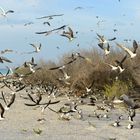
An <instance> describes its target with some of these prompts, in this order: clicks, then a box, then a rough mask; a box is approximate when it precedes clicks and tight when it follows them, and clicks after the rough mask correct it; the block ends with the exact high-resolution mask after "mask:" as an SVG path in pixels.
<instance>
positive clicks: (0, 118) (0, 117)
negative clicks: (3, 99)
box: [0, 103, 5, 121]
mask: <svg viewBox="0 0 140 140" xmlns="http://www.w3.org/2000/svg"><path fill="white" fill-rule="evenodd" d="M4 112H5V110H4V107H3V106H2V104H1V103H0V121H1V120H4V117H3V114H4Z"/></svg>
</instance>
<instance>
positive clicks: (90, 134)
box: [0, 95, 140, 140]
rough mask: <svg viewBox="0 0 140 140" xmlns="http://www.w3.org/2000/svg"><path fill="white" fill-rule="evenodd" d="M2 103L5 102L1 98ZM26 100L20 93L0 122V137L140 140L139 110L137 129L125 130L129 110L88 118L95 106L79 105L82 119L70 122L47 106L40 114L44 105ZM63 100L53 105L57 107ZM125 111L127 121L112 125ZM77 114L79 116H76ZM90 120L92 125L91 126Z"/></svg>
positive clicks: (139, 112)
mask: <svg viewBox="0 0 140 140" xmlns="http://www.w3.org/2000/svg"><path fill="white" fill-rule="evenodd" d="M0 102H1V103H2V104H3V101H2V100H0ZM25 102H28V103H29V102H30V101H26V100H24V99H22V98H20V97H19V95H17V97H16V101H15V103H14V104H13V106H11V108H10V110H9V111H7V112H6V113H5V114H4V116H5V120H4V121H0V139H1V140H38V139H39V140H109V139H110V138H116V139H117V140H139V139H140V110H137V111H136V113H137V114H136V117H135V118H134V128H133V129H132V130H128V129H126V126H127V125H128V118H127V113H126V112H125V111H123V110H118V109H117V110H113V111H111V112H110V113H109V114H110V115H109V116H110V118H109V119H107V118H102V119H100V120H99V119H97V118H96V117H89V116H88V115H89V114H91V115H93V111H94V109H95V107H93V106H87V105H82V106H80V107H79V108H81V109H82V110H83V116H84V117H83V120H79V119H76V118H74V117H72V119H71V120H70V121H64V120H59V119H58V114H56V113H54V112H52V111H50V110H49V109H46V110H45V112H44V114H41V108H37V109H35V107H28V106H25V105H24V103H25ZM62 105H63V102H61V103H59V104H57V105H51V106H50V107H51V108H53V109H55V110H58V109H59V107H60V106H62ZM120 114H123V116H124V120H122V121H121V122H120V124H121V126H120V127H117V128H115V127H112V126H110V124H111V123H113V122H114V121H115V120H116V118H117V116H118V115H120ZM75 117H76V116H75ZM39 118H45V119H46V121H44V122H43V123H40V122H39V121H37V120H38V119H39ZM88 122H91V123H92V124H93V126H91V125H89V123H88ZM33 129H35V130H36V129H40V130H42V133H41V134H40V135H37V134H36V133H35V132H34V131H33Z"/></svg>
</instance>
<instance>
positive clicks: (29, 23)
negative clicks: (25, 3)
mask: <svg viewBox="0 0 140 140" xmlns="http://www.w3.org/2000/svg"><path fill="white" fill-rule="evenodd" d="M31 24H34V23H33V22H28V23H25V24H24V26H27V25H31Z"/></svg>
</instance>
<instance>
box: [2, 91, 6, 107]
mask: <svg viewBox="0 0 140 140" xmlns="http://www.w3.org/2000/svg"><path fill="white" fill-rule="evenodd" d="M1 95H2V98H3V101H4V103H5V104H6V106H7V101H6V99H5V97H4V92H3V91H1Z"/></svg>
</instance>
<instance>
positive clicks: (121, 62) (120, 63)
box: [115, 55, 127, 73]
mask: <svg viewBox="0 0 140 140" xmlns="http://www.w3.org/2000/svg"><path fill="white" fill-rule="evenodd" d="M126 58H127V55H125V56H124V58H123V59H122V60H121V61H118V60H116V61H115V62H116V63H117V67H118V69H119V71H120V73H122V72H123V71H124V70H125V68H123V63H124V61H125V60H126Z"/></svg>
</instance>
